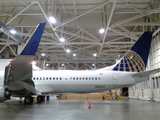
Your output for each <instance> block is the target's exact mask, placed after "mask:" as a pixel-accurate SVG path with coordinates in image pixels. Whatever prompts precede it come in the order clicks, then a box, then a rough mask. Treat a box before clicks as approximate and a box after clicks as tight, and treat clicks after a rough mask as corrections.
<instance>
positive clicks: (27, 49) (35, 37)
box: [20, 23, 46, 55]
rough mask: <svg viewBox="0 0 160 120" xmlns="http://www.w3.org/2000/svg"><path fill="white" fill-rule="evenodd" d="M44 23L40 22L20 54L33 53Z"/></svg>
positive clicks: (35, 50)
mask: <svg viewBox="0 0 160 120" xmlns="http://www.w3.org/2000/svg"><path fill="white" fill-rule="evenodd" d="M45 25H46V23H40V24H39V25H38V26H37V29H36V30H35V31H34V33H33V35H32V36H31V37H30V39H29V40H28V43H27V44H26V45H25V46H24V49H23V51H22V52H21V54H20V55H35V54H36V52H37V48H38V45H39V42H40V40H41V37H42V34H43V30H44V28H45Z"/></svg>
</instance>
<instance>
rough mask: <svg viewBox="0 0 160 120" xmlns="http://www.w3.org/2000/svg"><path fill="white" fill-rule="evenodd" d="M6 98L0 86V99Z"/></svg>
mask: <svg viewBox="0 0 160 120" xmlns="http://www.w3.org/2000/svg"><path fill="white" fill-rule="evenodd" d="M4 100H6V98H5V95H4V87H3V86H0V101H4Z"/></svg>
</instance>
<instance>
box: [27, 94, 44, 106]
mask: <svg viewBox="0 0 160 120" xmlns="http://www.w3.org/2000/svg"><path fill="white" fill-rule="evenodd" d="M33 101H34V97H31V96H29V97H25V99H24V103H25V104H32V103H33ZM43 101H44V96H41V95H39V96H37V102H38V103H41V102H43Z"/></svg>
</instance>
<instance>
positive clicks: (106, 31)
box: [98, 0, 117, 59]
mask: <svg viewBox="0 0 160 120" xmlns="http://www.w3.org/2000/svg"><path fill="white" fill-rule="evenodd" d="M116 2H117V0H114V2H113V5H112V9H111V13H110V16H109V18H108V22H107V26H106V28H105V33H104V36H103V41H102V45H101V47H100V50H99V54H98V59H99V57H100V55H101V52H102V49H103V45H104V42H105V39H106V36H107V33H108V30H109V26H110V23H111V19H112V16H113V12H114V9H115V6H116Z"/></svg>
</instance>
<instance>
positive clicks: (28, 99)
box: [24, 97, 33, 104]
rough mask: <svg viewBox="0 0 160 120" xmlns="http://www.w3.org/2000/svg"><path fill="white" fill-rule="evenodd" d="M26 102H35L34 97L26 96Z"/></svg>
mask: <svg viewBox="0 0 160 120" xmlns="http://www.w3.org/2000/svg"><path fill="white" fill-rule="evenodd" d="M24 103H25V104H32V103H33V97H25V99H24Z"/></svg>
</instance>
